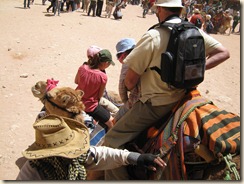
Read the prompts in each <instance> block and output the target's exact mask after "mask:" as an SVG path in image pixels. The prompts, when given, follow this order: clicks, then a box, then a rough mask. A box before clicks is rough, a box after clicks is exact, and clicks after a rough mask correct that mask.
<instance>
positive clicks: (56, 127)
mask: <svg viewBox="0 0 244 184" xmlns="http://www.w3.org/2000/svg"><path fill="white" fill-rule="evenodd" d="M33 127H34V129H35V139H36V140H35V142H34V143H33V144H32V145H31V146H29V148H28V149H26V150H25V151H23V152H22V154H23V156H24V157H26V158H27V159H41V158H46V157H52V156H60V157H65V158H76V157H79V156H80V155H81V154H83V153H86V152H87V151H88V149H89V148H90V137H89V131H88V129H87V127H86V126H85V125H84V124H82V123H80V122H78V121H76V120H73V119H70V118H65V117H60V116H56V115H48V116H45V117H43V118H41V119H39V120H37V121H36V122H35V123H34V124H33Z"/></svg>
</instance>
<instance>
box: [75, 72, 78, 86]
mask: <svg viewBox="0 0 244 184" xmlns="http://www.w3.org/2000/svg"><path fill="white" fill-rule="evenodd" d="M78 83H79V72H77V73H76V76H75V84H78Z"/></svg>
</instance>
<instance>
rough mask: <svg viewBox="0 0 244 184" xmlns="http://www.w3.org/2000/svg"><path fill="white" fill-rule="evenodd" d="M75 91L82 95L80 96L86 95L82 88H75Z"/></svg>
mask: <svg viewBox="0 0 244 184" xmlns="http://www.w3.org/2000/svg"><path fill="white" fill-rule="evenodd" d="M75 91H76V92H77V95H79V96H80V98H82V97H83V95H84V91H82V90H80V89H77V90H75Z"/></svg>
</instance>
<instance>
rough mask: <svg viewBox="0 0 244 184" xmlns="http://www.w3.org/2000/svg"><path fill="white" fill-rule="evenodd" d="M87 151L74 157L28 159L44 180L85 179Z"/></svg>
mask: <svg viewBox="0 0 244 184" xmlns="http://www.w3.org/2000/svg"><path fill="white" fill-rule="evenodd" d="M87 155H88V154H87V153H85V154H82V155H80V156H79V157H77V158H74V159H68V158H64V157H48V158H43V159H37V160H30V165H31V167H33V168H36V169H37V170H38V172H40V173H42V174H43V175H44V178H45V179H46V180H86V169H85V167H84V164H85V163H86V159H87Z"/></svg>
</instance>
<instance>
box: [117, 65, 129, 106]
mask: <svg viewBox="0 0 244 184" xmlns="http://www.w3.org/2000/svg"><path fill="white" fill-rule="evenodd" d="M127 70H128V66H127V64H123V65H122V68H121V71H120V77H119V95H120V98H121V100H122V102H123V103H126V102H127V100H128V93H127V92H128V91H127V88H126V86H125V81H124V80H125V76H126V72H127Z"/></svg>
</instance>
